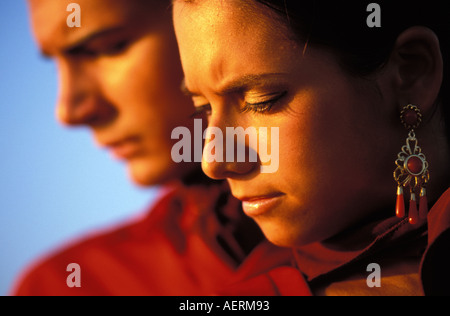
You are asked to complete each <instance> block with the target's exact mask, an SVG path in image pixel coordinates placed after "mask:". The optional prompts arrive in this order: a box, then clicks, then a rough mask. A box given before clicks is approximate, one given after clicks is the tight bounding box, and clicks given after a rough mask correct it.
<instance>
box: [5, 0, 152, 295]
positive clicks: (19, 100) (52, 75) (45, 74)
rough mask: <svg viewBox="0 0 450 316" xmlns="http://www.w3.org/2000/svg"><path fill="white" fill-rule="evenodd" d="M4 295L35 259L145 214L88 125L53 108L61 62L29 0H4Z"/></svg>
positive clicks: (147, 195) (143, 200) (142, 193)
mask: <svg viewBox="0 0 450 316" xmlns="http://www.w3.org/2000/svg"><path fill="white" fill-rule="evenodd" d="M0 12H1V15H0V38H1V43H2V47H1V49H0V295H7V294H8V291H9V290H10V288H11V286H12V283H13V281H14V280H15V279H16V278H17V276H18V274H19V273H20V272H21V271H22V270H23V269H24V268H25V267H27V265H28V264H29V263H30V262H32V261H33V260H34V259H36V258H38V257H39V256H41V255H42V254H45V253H48V252H49V251H51V250H53V249H55V247H58V246H60V245H63V244H64V243H65V242H67V241H70V240H72V239H74V238H76V237H79V236H80V235H83V234H86V233H88V232H92V231H95V230H97V229H99V228H104V227H108V226H110V225H113V224H115V223H118V222H120V221H122V220H124V219H127V218H130V217H133V216H135V215H138V214H141V213H142V212H144V211H145V210H146V208H147V205H149V203H150V202H151V201H152V199H153V198H154V195H155V193H156V189H152V190H150V189H145V190H144V189H140V188H137V187H135V186H134V185H133V184H132V183H131V182H130V181H129V179H128V178H127V175H126V170H125V168H124V166H123V165H121V164H120V163H118V162H116V161H113V160H111V159H110V158H109V156H108V154H107V153H106V152H103V151H101V150H100V149H98V148H96V147H95V145H94V143H93V141H92V139H91V137H90V135H89V133H88V131H86V130H82V129H79V130H72V129H66V128H64V127H62V126H60V125H59V124H58V123H57V122H56V120H55V115H54V103H55V99H56V92H57V81H56V79H57V78H56V69H55V66H54V65H53V63H52V62H49V61H45V60H44V59H42V58H41V57H40V56H39V52H38V50H37V48H36V46H35V43H34V41H33V38H32V35H31V32H30V26H29V21H28V14H27V8H26V1H25V0H2V1H0Z"/></svg>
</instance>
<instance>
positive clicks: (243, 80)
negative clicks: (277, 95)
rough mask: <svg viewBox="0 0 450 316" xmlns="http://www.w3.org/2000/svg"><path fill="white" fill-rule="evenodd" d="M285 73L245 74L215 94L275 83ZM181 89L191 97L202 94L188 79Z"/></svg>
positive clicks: (183, 82) (220, 94) (232, 80)
mask: <svg viewBox="0 0 450 316" xmlns="http://www.w3.org/2000/svg"><path fill="white" fill-rule="evenodd" d="M285 77H286V74H285V73H262V74H250V75H244V76H240V77H237V78H233V79H231V80H229V81H228V82H226V83H225V84H223V85H222V87H221V88H219V89H217V91H216V92H215V94H217V95H219V96H225V95H230V94H233V93H238V92H242V91H247V90H249V89H251V88H254V87H258V86H263V85H267V84H273V82H274V81H279V80H280V79H282V78H285ZM181 91H182V92H183V93H184V94H185V95H186V96H189V97H197V96H200V95H201V94H200V93H198V92H195V91H192V90H190V89H189V88H188V87H187V86H186V80H184V79H183V81H182V83H181Z"/></svg>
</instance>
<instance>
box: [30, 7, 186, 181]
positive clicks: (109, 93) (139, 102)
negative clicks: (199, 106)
mask: <svg viewBox="0 0 450 316" xmlns="http://www.w3.org/2000/svg"><path fill="white" fill-rule="evenodd" d="M76 2H77V3H78V4H79V5H80V8H81V27H74V28H70V27H69V26H68V25H67V19H68V18H69V16H70V15H71V13H72V12H68V11H67V10H66V9H67V5H68V2H67V1H55V0H30V1H29V4H30V13H31V19H32V26H33V30H34V33H35V35H36V39H37V42H38V44H39V46H40V48H41V50H42V52H43V54H44V55H47V56H48V57H50V58H52V59H54V60H55V61H56V64H57V67H58V72H59V97H58V102H57V107H56V110H57V111H56V112H57V117H58V119H59V120H60V121H61V122H62V123H63V124H67V125H70V126H86V127H89V128H90V129H91V131H92V134H93V136H94V138H95V141H96V143H98V144H99V146H101V147H104V148H106V149H108V150H110V151H111V153H112V154H113V156H115V157H116V158H118V159H120V160H123V161H125V162H126V163H127V165H128V168H129V173H130V175H131V177H132V179H133V180H134V181H135V182H136V183H138V184H141V185H153V184H160V183H163V182H165V181H169V180H173V179H174V178H175V179H176V178H179V177H182V176H183V175H184V174H185V173H188V172H190V170H191V169H192V168H193V166H192V165H188V164H175V163H174V162H173V161H172V158H171V148H172V145H173V144H174V143H175V141H172V140H171V132H172V130H173V129H174V128H175V127H177V126H187V127H190V126H191V125H192V122H191V121H192V120H190V119H189V117H190V115H191V114H192V112H193V110H194V108H193V106H192V102H191V100H190V99H189V98H187V97H186V96H184V95H183V94H182V92H181V91H180V85H181V82H182V79H183V73H182V69H181V65H180V59H179V55H178V48H177V46H176V39H175V34H174V32H173V25H172V19H171V12H170V10H168V9H167V4H164V3H161V1H140V0H132V1H129V0H126V1H125V0H108V1H104V0H95V1H93V0H79V1H76Z"/></svg>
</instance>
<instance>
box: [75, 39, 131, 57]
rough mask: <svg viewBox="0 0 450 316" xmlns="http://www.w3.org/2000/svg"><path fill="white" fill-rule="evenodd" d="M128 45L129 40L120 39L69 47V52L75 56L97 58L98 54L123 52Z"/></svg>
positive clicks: (112, 54)
mask: <svg viewBox="0 0 450 316" xmlns="http://www.w3.org/2000/svg"><path fill="white" fill-rule="evenodd" d="M129 46H130V41H129V40H122V41H118V42H115V43H111V44H110V43H102V42H98V43H92V44H89V45H86V46H79V47H75V48H73V49H71V50H70V51H69V54H70V55H72V56H74V57H76V56H86V57H89V58H98V57H100V56H115V55H119V54H121V53H123V52H124V51H125V50H126V49H127V48H128V47H129Z"/></svg>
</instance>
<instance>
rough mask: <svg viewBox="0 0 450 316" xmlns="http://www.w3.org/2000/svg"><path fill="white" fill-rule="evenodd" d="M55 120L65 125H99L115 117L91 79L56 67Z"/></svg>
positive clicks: (70, 70)
mask: <svg viewBox="0 0 450 316" xmlns="http://www.w3.org/2000/svg"><path fill="white" fill-rule="evenodd" d="M58 68H59V87H60V88H59V96H58V101H57V106H56V116H57V118H58V120H59V121H60V122H61V123H63V124H65V125H69V126H84V125H87V126H90V127H94V126H99V125H102V124H106V123H108V122H109V121H110V120H112V119H113V118H114V117H115V116H116V115H117V111H116V109H115V107H114V106H113V105H112V104H111V103H110V102H109V101H108V100H107V99H106V98H105V97H104V95H103V91H102V90H101V89H100V87H99V84H98V82H97V80H96V79H95V77H94V76H92V75H91V76H89V74H86V73H83V72H82V71H81V70H80V69H73V68H70V67H69V66H67V65H62V64H60V65H59V67H58Z"/></svg>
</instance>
